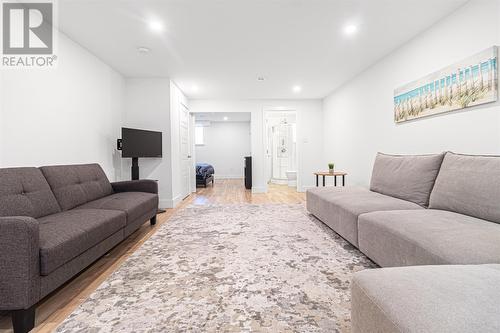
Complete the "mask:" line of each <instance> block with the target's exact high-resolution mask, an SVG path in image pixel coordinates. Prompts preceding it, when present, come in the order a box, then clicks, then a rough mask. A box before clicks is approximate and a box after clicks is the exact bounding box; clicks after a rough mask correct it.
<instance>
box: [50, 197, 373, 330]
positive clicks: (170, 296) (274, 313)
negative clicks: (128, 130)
mask: <svg viewBox="0 0 500 333" xmlns="http://www.w3.org/2000/svg"><path fill="white" fill-rule="evenodd" d="M370 267H375V265H374V264H373V263H372V262H371V261H370V260H369V259H368V258H366V257H365V256H364V255H363V254H361V253H360V252H359V251H357V250H356V249H355V248H354V247H352V246H351V245H350V244H348V243H347V242H346V241H344V240H343V239H342V238H340V237H339V236H338V235H336V234H335V233H333V232H332V231H331V230H330V229H329V228H328V227H326V226H324V225H323V224H322V223H321V222H319V221H318V220H316V219H315V218H314V217H312V216H311V215H309V214H308V213H307V212H306V211H305V209H304V207H303V205H300V204H297V205H284V204H266V205H252V204H241V205H240V204H238V205H216V206H190V207H188V208H186V209H183V210H181V211H180V212H178V213H177V215H175V216H174V217H173V218H172V219H171V220H170V221H168V222H167V223H165V224H163V225H162V226H161V227H160V228H159V230H158V231H157V232H156V233H155V234H154V235H153V236H152V237H151V238H150V239H149V240H147V241H146V242H145V243H144V244H143V245H142V247H141V248H140V249H139V250H137V251H136V252H135V253H134V254H133V255H132V256H130V257H129V258H128V259H127V260H126V261H125V262H124V264H123V265H122V266H121V267H120V268H119V269H118V270H117V271H115V272H114V273H113V274H112V275H111V276H110V277H109V278H108V279H107V280H106V281H105V282H104V283H103V284H102V285H101V286H100V287H99V288H98V289H97V290H96V291H95V292H94V293H93V294H92V295H91V296H90V297H89V298H88V299H87V300H86V301H85V302H84V303H83V304H82V305H81V306H80V307H78V308H77V309H76V310H75V311H74V312H73V313H72V314H71V315H70V316H69V317H68V318H67V319H66V320H65V321H64V322H63V323H62V324H61V325H60V326H59V327H58V329H57V332H348V331H350V290H349V288H350V286H349V284H350V279H351V276H352V274H353V273H354V272H355V271H358V270H362V269H365V268H370Z"/></svg>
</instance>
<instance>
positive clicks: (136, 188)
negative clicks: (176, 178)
mask: <svg viewBox="0 0 500 333" xmlns="http://www.w3.org/2000/svg"><path fill="white" fill-rule="evenodd" d="M111 186H112V187H113V191H115V192H116V193H118V192H146V193H154V194H158V182H156V181H155V180H151V179H140V180H128V181H123V182H114V183H111Z"/></svg>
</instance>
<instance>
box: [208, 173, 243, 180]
mask: <svg viewBox="0 0 500 333" xmlns="http://www.w3.org/2000/svg"><path fill="white" fill-rule="evenodd" d="M214 178H215V179H243V178H244V177H243V176H242V175H217V174H215V175H214Z"/></svg>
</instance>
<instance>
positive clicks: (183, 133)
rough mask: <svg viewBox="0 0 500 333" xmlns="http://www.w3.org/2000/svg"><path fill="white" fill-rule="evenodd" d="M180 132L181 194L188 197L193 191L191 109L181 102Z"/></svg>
mask: <svg viewBox="0 0 500 333" xmlns="http://www.w3.org/2000/svg"><path fill="white" fill-rule="evenodd" d="M179 117H180V119H179V126H180V128H179V134H180V144H181V147H180V148H181V196H182V198H185V197H187V196H188V195H189V194H190V192H191V184H190V181H189V179H190V175H191V167H192V164H191V152H190V147H189V110H188V109H187V107H186V106H185V105H184V104H182V103H181V105H180V112H179Z"/></svg>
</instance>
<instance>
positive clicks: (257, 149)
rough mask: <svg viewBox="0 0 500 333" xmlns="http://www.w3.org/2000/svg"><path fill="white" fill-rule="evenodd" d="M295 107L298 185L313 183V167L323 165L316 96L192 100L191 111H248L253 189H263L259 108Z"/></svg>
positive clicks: (320, 108)
mask: <svg viewBox="0 0 500 333" xmlns="http://www.w3.org/2000/svg"><path fill="white" fill-rule="evenodd" d="M280 109H281V110H295V111H297V118H298V119H297V138H298V147H297V150H298V155H299V156H298V159H299V166H298V174H297V178H298V179H297V182H298V189H299V190H300V191H304V190H306V189H307V188H309V187H312V186H314V185H315V180H314V178H313V176H312V173H313V172H314V171H317V170H318V169H325V167H324V166H323V164H324V163H322V161H323V156H322V153H323V127H322V123H323V117H322V114H323V111H322V104H321V101H320V100H192V101H190V111H191V112H195V113H198V112H250V113H251V124H250V131H251V155H252V170H253V188H252V191H253V192H256V193H258V192H266V191H267V183H266V177H265V154H264V132H263V128H264V120H263V112H264V111H269V110H280Z"/></svg>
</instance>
